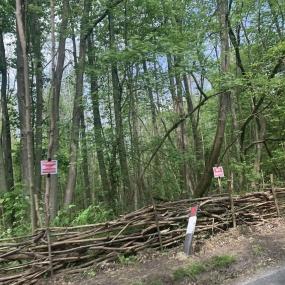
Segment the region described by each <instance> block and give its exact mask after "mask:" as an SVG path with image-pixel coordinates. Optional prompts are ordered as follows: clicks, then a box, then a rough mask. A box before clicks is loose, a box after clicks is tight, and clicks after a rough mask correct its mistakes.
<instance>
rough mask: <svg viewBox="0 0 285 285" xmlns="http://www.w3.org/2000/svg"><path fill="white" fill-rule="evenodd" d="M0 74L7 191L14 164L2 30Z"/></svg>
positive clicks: (11, 182) (0, 32)
mask: <svg viewBox="0 0 285 285" xmlns="http://www.w3.org/2000/svg"><path fill="white" fill-rule="evenodd" d="M0 72H1V108H2V119H1V120H2V122H1V123H2V128H1V132H2V136H1V137H0V139H1V144H2V147H3V163H4V165H3V167H4V170H3V175H5V177H6V186H7V190H8V191H9V190H11V189H12V188H13V187H14V171H13V162H12V149H11V132H10V119H9V114H8V102H7V62H6V55H5V46H4V39H3V34H2V30H0Z"/></svg>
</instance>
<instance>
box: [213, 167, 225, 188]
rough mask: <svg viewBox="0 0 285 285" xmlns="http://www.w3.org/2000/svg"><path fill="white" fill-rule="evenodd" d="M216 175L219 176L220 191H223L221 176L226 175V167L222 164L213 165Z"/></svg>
mask: <svg viewBox="0 0 285 285" xmlns="http://www.w3.org/2000/svg"><path fill="white" fill-rule="evenodd" d="M213 172H214V177H215V178H218V185H219V193H222V183H221V178H223V177H225V174H224V169H223V167H222V166H215V167H213Z"/></svg>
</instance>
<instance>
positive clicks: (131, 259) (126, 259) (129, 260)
mask: <svg viewBox="0 0 285 285" xmlns="http://www.w3.org/2000/svg"><path fill="white" fill-rule="evenodd" d="M118 259H119V262H120V263H121V264H123V265H130V264H133V263H135V262H136V261H137V260H138V258H137V256H136V255H128V256H126V255H122V254H120V255H118Z"/></svg>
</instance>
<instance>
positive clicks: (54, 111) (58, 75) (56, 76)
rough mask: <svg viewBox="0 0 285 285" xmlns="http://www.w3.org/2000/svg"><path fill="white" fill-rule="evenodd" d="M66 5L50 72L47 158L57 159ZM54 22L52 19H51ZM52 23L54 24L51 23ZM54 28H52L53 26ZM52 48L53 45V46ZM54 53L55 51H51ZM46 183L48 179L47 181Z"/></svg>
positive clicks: (53, 183) (54, 182) (53, 201)
mask: <svg viewBox="0 0 285 285" xmlns="http://www.w3.org/2000/svg"><path fill="white" fill-rule="evenodd" d="M68 6H69V0H63V2H62V12H61V15H62V19H61V24H60V29H59V43H58V50H57V54H58V56H57V63H56V66H55V67H54V68H53V72H52V73H53V74H52V88H51V91H52V94H51V107H50V126H49V136H48V140H49V142H48V153H47V155H48V158H51V159H57V152H58V146H59V126H58V124H59V99H60V89H61V82H62V74H63V69H64V60H65V42H66V29H67V24H68ZM52 22H54V19H52ZM52 25H54V24H52ZM53 29H54V28H53ZM52 37H53V39H52V41H53V42H54V43H53V46H55V36H54V35H53V36H52ZM53 49H54V47H53ZM53 53H55V52H53ZM53 60H55V54H54V55H53ZM49 180H50V186H49V185H47V187H50V198H49V204H50V217H51V218H54V217H55V215H56V213H57V208H58V206H57V204H58V203H57V192H58V191H57V189H58V178H57V175H52V176H51V177H50V179H49ZM47 183H48V181H47Z"/></svg>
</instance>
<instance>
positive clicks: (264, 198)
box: [0, 191, 277, 285]
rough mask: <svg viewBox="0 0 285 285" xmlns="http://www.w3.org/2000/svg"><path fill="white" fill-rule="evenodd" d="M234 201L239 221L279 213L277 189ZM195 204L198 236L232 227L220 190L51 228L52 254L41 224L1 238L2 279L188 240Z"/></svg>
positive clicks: (20, 279)
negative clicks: (87, 222)
mask: <svg viewBox="0 0 285 285" xmlns="http://www.w3.org/2000/svg"><path fill="white" fill-rule="evenodd" d="M233 202H234V213H235V219H236V223H237V225H240V224H248V225H253V224H258V223H263V222H264V221H265V220H266V219H268V218H274V217H277V211H276V203H275V202H276V201H275V200H274V195H273V194H272V191H266V192H255V193H250V194H246V195H243V196H233ZM193 204H198V205H199V211H198V220H197V227H196V232H195V236H196V237H195V238H194V239H195V240H198V239H199V238H206V237H208V236H210V235H212V234H214V233H216V232H220V231H225V230H227V229H228V228H229V227H232V224H233V214H232V211H231V206H230V205H231V203H230V198H229V197H228V196H226V195H219V196H215V197H206V198H200V199H195V200H194V199H192V200H190V199H187V200H180V201H175V202H167V203H161V204H157V205H155V207H154V206H149V207H145V208H142V209H140V210H137V211H135V212H132V213H129V214H127V215H124V216H121V217H120V218H118V219H117V220H114V221H110V222H106V223H100V224H94V225H86V226H77V227H68V228H61V227H54V228H50V233H51V252H52V258H50V257H49V252H48V244H47V235H46V230H45V229H39V230H38V231H37V233H36V234H35V235H33V236H26V237H18V238H14V239H5V240H0V284H3V285H4V284H5V285H6V284H13V285H16V284H34V283H36V282H37V281H38V280H39V279H40V278H42V277H43V276H46V275H49V274H50V273H52V272H53V273H54V272H58V273H64V274H72V273H77V272H81V271H85V270H86V269H88V268H90V267H92V268H97V267H100V266H103V265H104V264H105V263H106V262H110V261H115V260H116V259H118V257H119V256H120V255H132V254H136V253H137V252H139V251H141V250H143V249H146V248H157V249H159V248H168V247H172V246H175V245H182V243H183V240H184V237H185V231H186V224H187V211H188V209H189V207H190V206H192V205H193ZM51 265H52V266H51ZM51 267H52V268H51Z"/></svg>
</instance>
